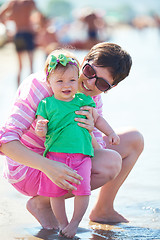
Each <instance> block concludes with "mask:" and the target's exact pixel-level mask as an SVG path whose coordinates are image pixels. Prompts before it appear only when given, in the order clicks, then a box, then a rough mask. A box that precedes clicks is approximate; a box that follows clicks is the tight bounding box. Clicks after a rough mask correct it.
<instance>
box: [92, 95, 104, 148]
mask: <svg viewBox="0 0 160 240" xmlns="http://www.w3.org/2000/svg"><path fill="white" fill-rule="evenodd" d="M93 100H94V101H95V103H96V110H97V112H98V114H99V115H100V116H103V114H102V107H103V102H102V97H101V95H97V96H94V97H93ZM93 134H94V136H95V137H96V139H97V142H98V143H99V144H100V146H101V147H102V148H106V144H105V142H104V141H103V136H102V133H101V132H100V131H99V130H98V129H97V128H94V131H93Z"/></svg>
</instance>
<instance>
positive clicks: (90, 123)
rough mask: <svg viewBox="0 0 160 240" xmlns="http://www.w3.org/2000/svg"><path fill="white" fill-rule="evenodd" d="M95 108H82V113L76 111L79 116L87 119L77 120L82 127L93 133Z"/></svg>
mask: <svg viewBox="0 0 160 240" xmlns="http://www.w3.org/2000/svg"><path fill="white" fill-rule="evenodd" d="M92 111H93V108H92V107H89V106H84V107H81V110H80V111H76V112H75V113H76V114H78V115H83V116H86V118H75V119H74V120H75V121H77V122H78V123H77V124H78V125H79V126H80V127H83V128H86V129H87V130H88V131H89V132H92V131H93V129H94V119H93V116H92Z"/></svg>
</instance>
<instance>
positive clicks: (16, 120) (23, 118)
mask: <svg viewBox="0 0 160 240" xmlns="http://www.w3.org/2000/svg"><path fill="white" fill-rule="evenodd" d="M50 91H51V90H50V89H49V88H48V86H47V84H46V82H45V81H44V75H43V73H36V74H32V75H30V76H29V77H28V78H26V79H25V80H24V81H23V83H22V84H21V86H20V88H19V89H18V91H17V95H16V99H15V102H14V104H13V107H12V109H11V114H10V116H9V117H8V119H7V121H6V123H5V125H4V126H2V128H1V129H0V144H1V143H6V142H10V141H13V140H20V139H21V137H22V135H23V134H25V133H26V132H27V131H28V130H29V128H30V127H31V125H32V123H33V122H34V120H35V112H36V109H37V106H38V104H39V102H40V101H41V100H42V99H43V98H45V97H48V96H50V94H52V93H51V92H50Z"/></svg>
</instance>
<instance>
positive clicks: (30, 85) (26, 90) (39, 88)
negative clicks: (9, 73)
mask: <svg viewBox="0 0 160 240" xmlns="http://www.w3.org/2000/svg"><path fill="white" fill-rule="evenodd" d="M28 94H31V95H32V94H33V95H38V96H44V97H47V96H50V95H52V90H51V88H50V87H49V85H48V84H47V82H46V79H45V74H44V72H43V71H41V72H36V73H33V74H31V75H29V76H28V77H27V78H25V79H24V80H23V82H22V83H21V85H20V87H19V89H18V95H24V96H25V95H28ZM44 97H42V98H44Z"/></svg>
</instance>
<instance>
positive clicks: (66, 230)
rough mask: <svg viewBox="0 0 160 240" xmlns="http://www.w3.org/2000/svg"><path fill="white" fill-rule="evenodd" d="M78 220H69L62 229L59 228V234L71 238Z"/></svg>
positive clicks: (75, 230) (74, 233)
mask: <svg viewBox="0 0 160 240" xmlns="http://www.w3.org/2000/svg"><path fill="white" fill-rule="evenodd" d="M78 225H79V222H76V221H74V222H72V221H71V222H70V223H69V224H68V225H67V226H66V227H65V228H64V229H63V230H61V232H60V233H61V235H62V236H64V237H67V238H73V237H74V236H75V235H76V232H77V228H78Z"/></svg>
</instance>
